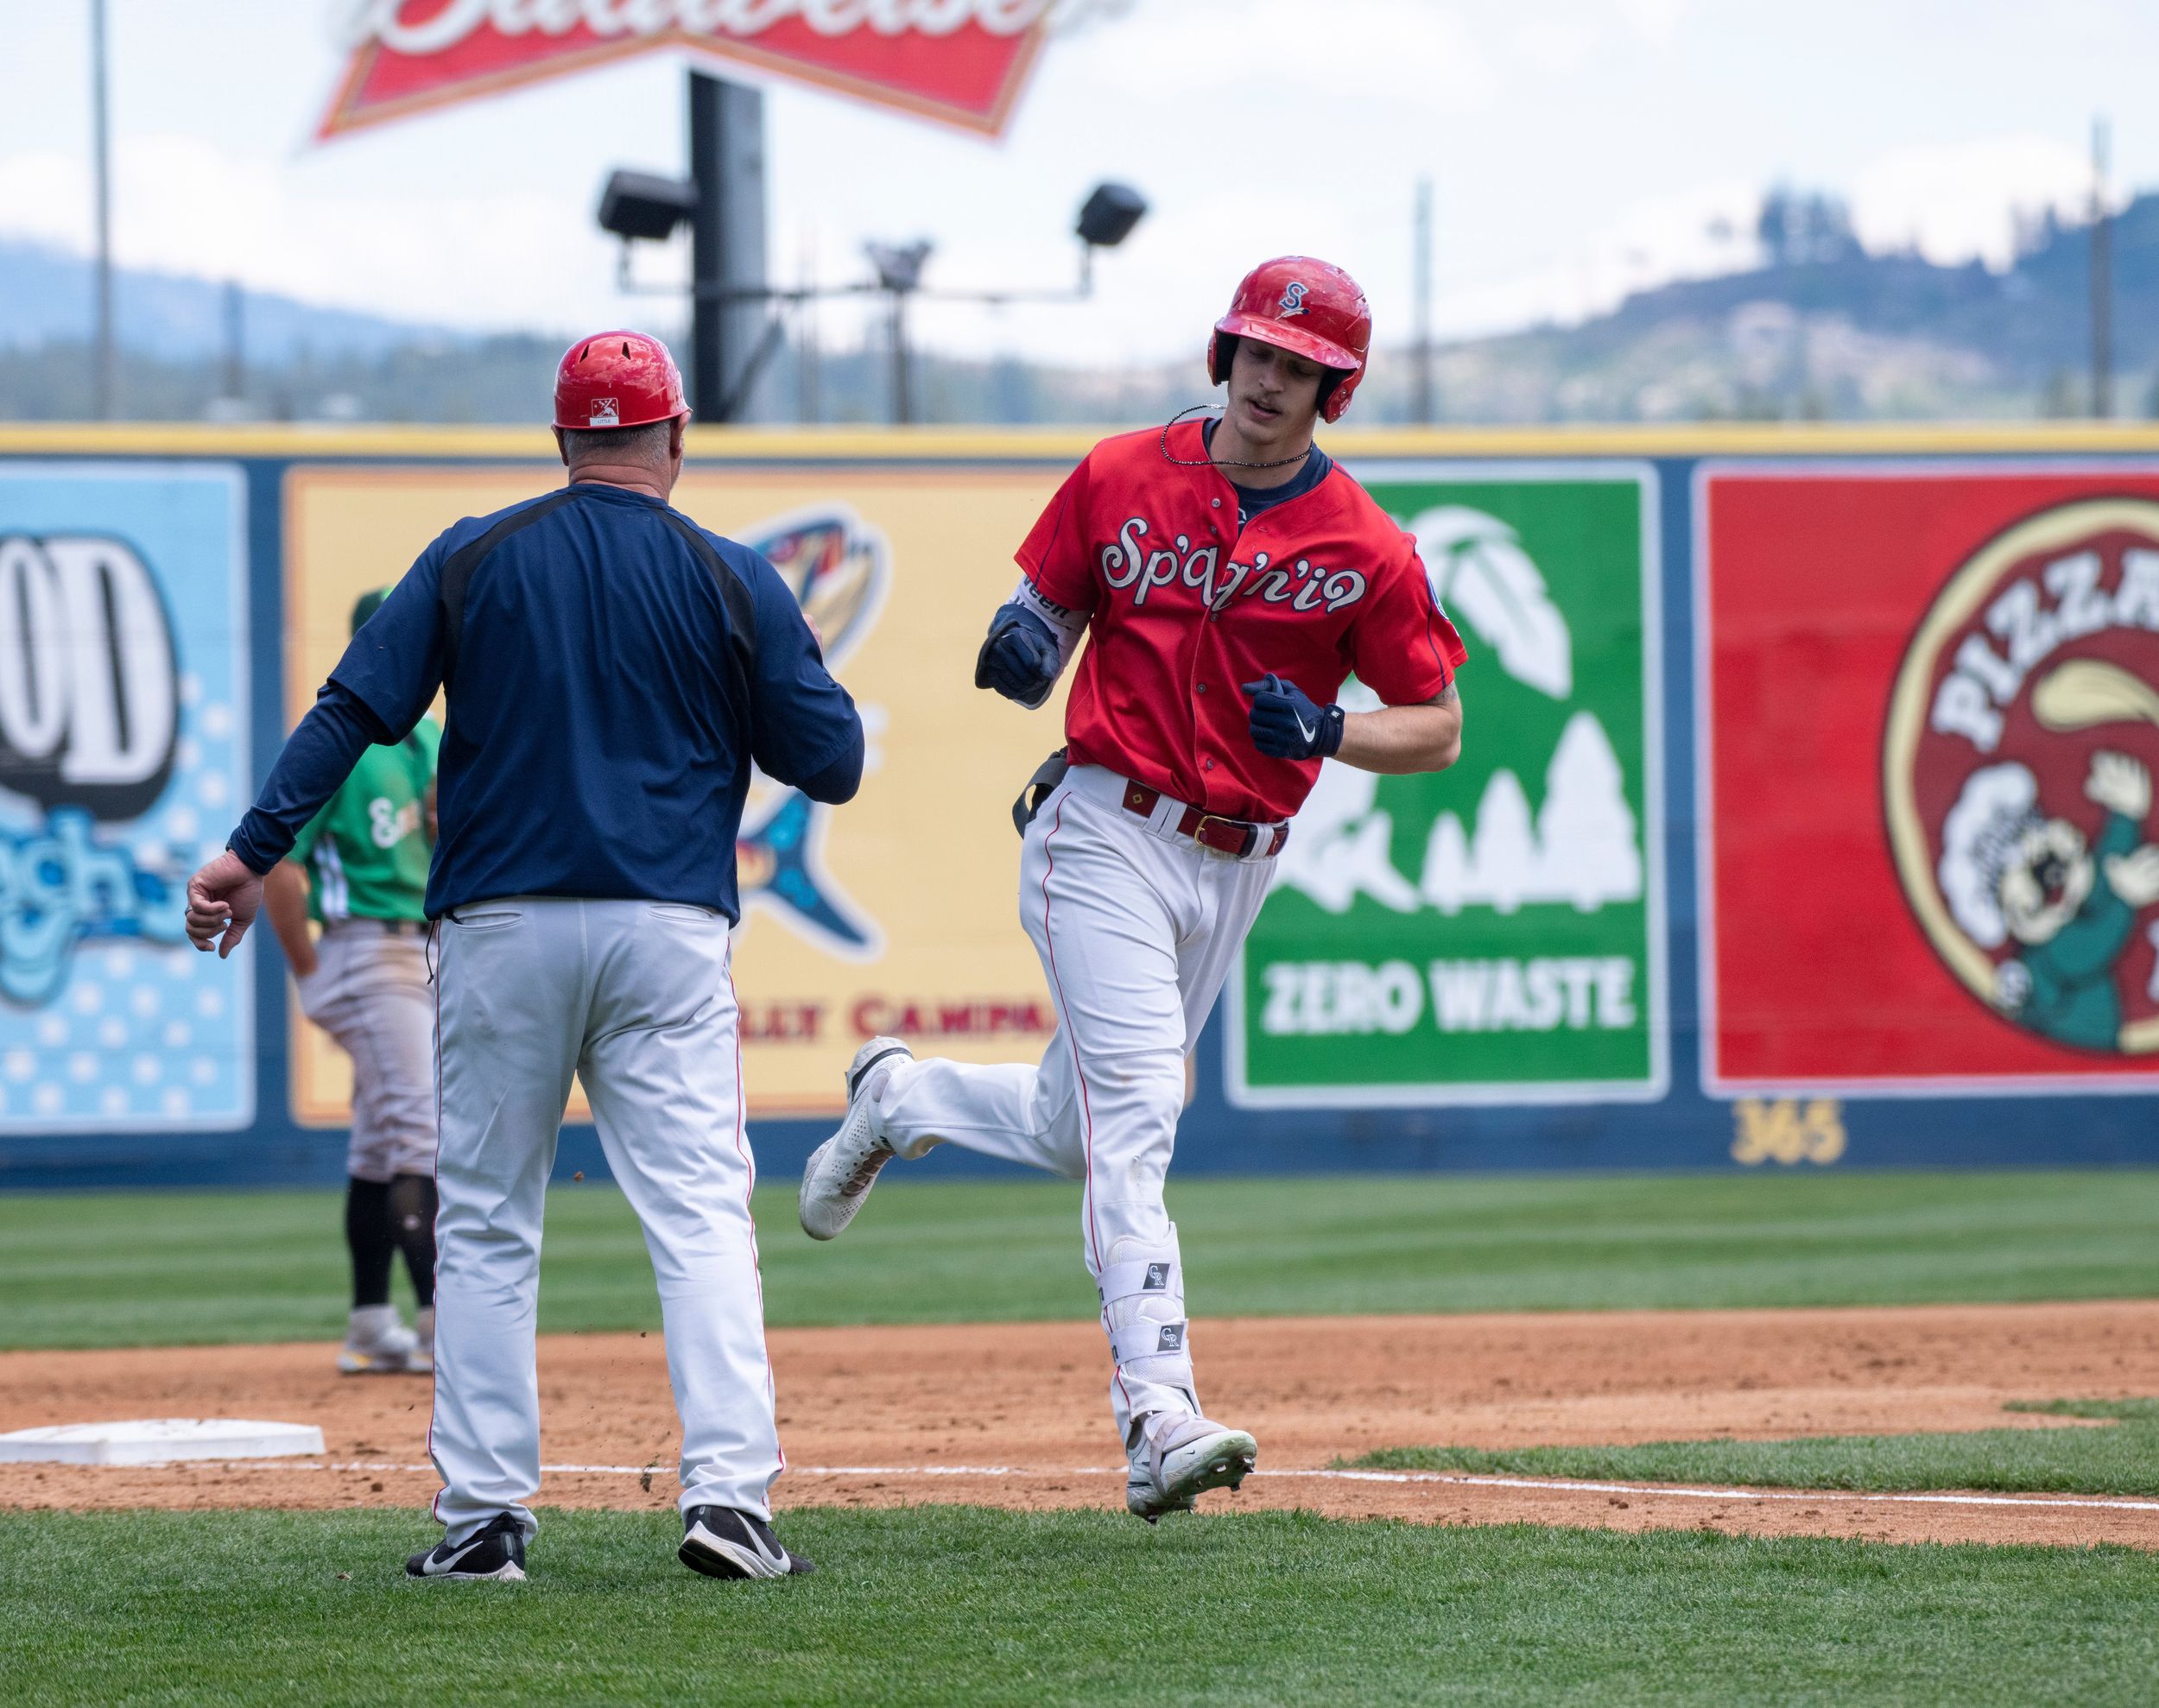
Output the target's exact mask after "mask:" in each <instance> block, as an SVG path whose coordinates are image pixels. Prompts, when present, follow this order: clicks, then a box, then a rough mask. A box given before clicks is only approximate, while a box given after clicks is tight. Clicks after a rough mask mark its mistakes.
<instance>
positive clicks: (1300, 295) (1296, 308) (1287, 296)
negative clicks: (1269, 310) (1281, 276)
mask: <svg viewBox="0 0 2159 1708" xmlns="http://www.w3.org/2000/svg"><path fill="white" fill-rule="evenodd" d="M1275 306H1276V307H1277V308H1279V309H1281V310H1282V319H1285V320H1287V319H1288V318H1289V317H1290V316H1291V315H1292V314H1301V313H1304V286H1303V285H1302V284H1301V282H1298V281H1297V280H1295V279H1292V280H1291V281H1290V282H1289V283H1288V286H1287V287H1286V288H1284V289H1283V291H1282V300H1281V301H1280V302H1278V303H1276V305H1275Z"/></svg>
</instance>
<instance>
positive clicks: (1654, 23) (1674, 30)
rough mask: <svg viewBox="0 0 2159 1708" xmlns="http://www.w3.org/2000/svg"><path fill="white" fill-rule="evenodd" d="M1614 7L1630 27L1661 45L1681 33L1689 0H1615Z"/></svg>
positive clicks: (1621, 19)
mask: <svg viewBox="0 0 2159 1708" xmlns="http://www.w3.org/2000/svg"><path fill="white" fill-rule="evenodd" d="M1613 9H1615V10H1616V11H1617V12H1618V14H1619V17H1620V21H1621V22H1624V24H1625V25H1626V26H1627V28H1630V29H1631V30H1633V31H1634V32H1635V33H1636V34H1637V35H1641V36H1643V37H1646V38H1647V39H1648V40H1649V41H1654V42H1657V43H1659V44H1660V45H1661V44H1662V43H1664V42H1667V41H1670V40H1671V39H1672V38H1673V37H1674V36H1675V35H1678V34H1679V21H1680V16H1681V13H1683V12H1685V11H1686V9H1687V0H1614V7H1613Z"/></svg>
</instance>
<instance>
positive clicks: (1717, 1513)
mask: <svg viewBox="0 0 2159 1708" xmlns="http://www.w3.org/2000/svg"><path fill="white" fill-rule="evenodd" d="M1194 1341H1195V1344H1196V1348H1197V1350H1198V1352H1199V1355H1200V1372H1201V1375H1202V1377H1203V1379H1204V1381H1205V1382H1206V1400H1207V1402H1208V1406H1209V1408H1210V1410H1211V1412H1212V1414H1215V1415H1217V1416H1221V1417H1225V1418H1227V1419H1230V1420H1233V1421H1235V1422H1236V1423H1238V1425H1239V1426H1243V1427H1246V1428H1250V1430H1251V1431H1252V1432H1253V1433H1255V1434H1256V1435H1257V1437H1258V1438H1259V1442H1260V1465H1261V1473H1260V1475H1258V1476H1257V1477H1254V1478H1252V1479H1251V1480H1250V1481H1249V1482H1248V1483H1246V1484H1245V1487H1244V1491H1243V1493H1242V1494H1241V1495H1240V1496H1237V1497H1236V1498H1235V1502H1234V1504H1235V1505H1236V1506H1237V1507H1238V1508H1242V1509H1250V1508H1255V1507H1296V1508H1302V1509H1307V1510H1313V1511H1318V1512H1323V1513H1327V1514H1330V1515H1336V1516H1342V1517H1390V1518H1404V1519H1414V1520H1420V1521H1433V1522H1442V1523H1506V1522H1514V1521H1529V1522H1535V1523H1550V1524H1573V1525H1598V1526H1606V1527H1611V1528H1623V1529H1643V1528H1656V1527H1686V1528H1694V1527H1700V1526H1705V1525H1706V1526H1710V1527H1713V1528H1717V1529H1720V1530H1728V1531H1734V1532H1744V1533H1747V1534H1779V1535H1782V1534H1826V1535H1840V1536H1865V1537H1869V1538H1874V1539H1880V1540H1899V1541H1916V1540H1944V1541H1948V1540H1971V1541H2026V1542H2049V1543H2061V1544H2080V1543H2088V1542H2096V1541H2112V1542H2123V1543H2127V1544H2130V1545H2132V1546H2135V1547H2146V1548H2159V1502H2151V1501H2129V1500H2111V1499H2101V1498H2099V1497H2077V1498H2070V1497H2052V1496H2021V1497H2004V1496H1979V1495H1974V1496H1963V1497H1959V1498H1953V1499H1946V1500H1945V1499H1934V1498H1925V1499H1914V1498H1910V1497H1896V1496H1886V1497H1862V1496H1849V1495H1833V1494H1820V1495H1815V1494H1803V1493H1795V1492H1794V1491H1790V1490H1779V1491H1775V1492H1770V1491H1759V1492H1750V1491H1744V1490H1714V1489H1705V1490H1661V1489H1656V1488H1653V1487H1648V1486H1641V1485H1631V1484H1626V1485H1623V1484H1617V1483H1615V1484H1609V1485H1607V1484H1601V1483H1597V1484H1592V1483H1565V1482H1560V1481H1556V1480H1551V1481H1548V1480H1541V1479H1523V1478H1508V1477H1452V1476H1449V1477H1439V1476H1423V1477H1373V1476H1370V1475H1355V1476H1345V1475H1343V1474H1340V1473H1339V1472H1330V1471H1329V1470H1328V1467H1329V1466H1330V1465H1331V1464H1332V1463H1333V1461H1334V1460H1335V1459H1336V1458H1338V1457H1352V1456H1354V1455H1356V1454H1358V1453H1362V1452H1368V1451H1370V1450H1371V1449H1373V1448H1378V1447H1390V1446H1403V1445H1418V1444H1432V1443H1458V1444H1461V1445H1472V1446H1485V1447H1505V1446H1519V1445H1535V1444H1554V1445H1569V1444H1575V1445H1601V1444H1618V1443H1626V1442H1636V1441H1649V1440H1664V1439H1690V1438H1700V1437H1710V1436H1733V1437H1740V1438H1757V1439H1761V1438H1774V1437H1779V1436H1788V1435H1826V1434H1852V1433H1887V1434H1894V1433H1918V1432H1925V1431H1944V1430H1966V1429H1986V1428H2002V1427H2011V1428H2015V1427H2027V1428H2064V1427H2066V1428H2084V1427H2092V1425H2087V1424H2082V1423H2078V1422H2074V1421H2072V1420H2062V1419H2056V1418H2048V1417H2041V1416H2034V1415H2030V1414H2017V1413H2005V1412H2004V1411H2003V1410H2002V1407H2003V1405H2004V1402H2005V1401H2010V1400H2047V1399H2055V1398H2062V1397H2076V1398H2093V1397H2112V1396H2119V1395H2138V1394H2145V1395H2149V1394H2153V1393H2159V1301H2153V1302H2144V1301H2125V1302H2105V1303H2098V1304H2082V1305H2029V1306H1928V1307H1923V1308H1918V1309H1880V1310H1874V1309H1863V1310H1809V1311H1703V1312H1618V1313H1557V1314H1550V1315H1536V1316H1529V1315H1510V1316H1463V1317H1364V1318H1322V1319H1235V1320H1225V1321H1211V1322H1202V1323H1200V1324H1198V1325H1195V1329H1194ZM771 1344H772V1354H773V1362H774V1364H775V1367H776V1373H777V1378H778V1384H779V1395H780V1417H781V1434H782V1440H783V1441H784V1442H785V1444H786V1446H787V1450H788V1461H789V1470H788V1474H787V1475H786V1476H785V1477H782V1480H781V1482H780V1484H779V1486H778V1488H777V1490H776V1498H777V1499H778V1500H779V1501H780V1502H781V1503H782V1505H805V1504H810V1503H819V1504H839V1505H859V1506H883V1505H898V1504H902V1503H911V1502H975V1503H981V1504H987V1505H996V1506H1005V1507H1020V1508H1036V1507H1053V1506H1056V1507H1068V1506H1102V1507H1118V1506H1121V1504H1122V1502H1123V1483H1122V1470H1121V1455H1120V1454H1119V1453H1118V1452H1117V1444H1116V1443H1115V1441H1114V1440H1113V1439H1111V1434H1110V1430H1109V1426H1108V1422H1107V1416H1108V1414H1107V1408H1106V1405H1105V1400H1104V1393H1105V1385H1106V1383H1107V1380H1108V1360H1107V1355H1106V1353H1105V1350H1104V1347H1103V1344H1102V1340H1101V1336H1100V1333H1099V1331H1098V1330H1097V1329H1096V1327H1095V1326H1094V1325H1093V1324H1092V1323H1049V1324H1020V1325H1014V1324H998V1325H940V1326H934V1327H919V1328H856V1329H792V1330H778V1331H775V1332H774V1333H773V1335H772V1337H771ZM334 1351H335V1349H334V1348H333V1347H331V1346H327V1345H320V1344H284V1345H271V1346H225V1347H198V1348H156V1349H149V1350H139V1351H98V1352H10V1353H5V1354H0V1430H8V1429H18V1428H23V1427H27V1426H32V1425H35V1424H46V1423H62V1422H66V1423H73V1422H85V1421H91V1420H98V1419H106V1418H134V1417H151V1416H191V1415H192V1416H228V1417H258V1418H272V1419H279V1420H286V1421H290V1422H303V1423H313V1424H318V1425H320V1426H321V1428H322V1431H323V1434H324V1439H325V1441H326V1445H327V1446H328V1454H327V1457H326V1458H325V1459H323V1460H320V1461H288V1462H266V1463H260V1464H214V1465H212V1464H199V1465H173V1466H165V1467H145V1468H141V1469H111V1470H106V1469H71V1468H66V1467H60V1466H53V1465H46V1466H27V1465H14V1466H5V1465H0V1505H12V1506H40V1507H52V1506H60V1507H72V1508H84V1507H130V1506H155V1507H172V1508H201V1507H230V1506H265V1507H293V1508H301V1507H333V1506H349V1505H392V1506H410V1507H414V1508H418V1507H419V1506H421V1504H422V1503H423V1502H425V1500H426V1499H427V1496H428V1495H429V1494H431V1493H432V1492H433V1490H434V1486H435V1481H434V1475H433V1473H432V1471H428V1470H427V1446H426V1436H427V1410H428V1384H427V1382H426V1380H425V1379H424V1378H415V1377H340V1376H338V1375H336V1374H335V1372H334V1370H333V1368H332V1358H333V1357H334ZM540 1389H541V1405H542V1408H543V1411H544V1418H545V1422H544V1434H543V1436H542V1440H541V1457H542V1459H543V1461H544V1462H545V1463H546V1464H547V1465H548V1467H549V1469H548V1471H547V1472H546V1473H545V1475H544V1477H543V1483H542V1487H541V1491H540V1499H541V1501H542V1502H548V1503H552V1504H557V1505H571V1506H615V1507H630V1508H643V1507H665V1506H668V1505H671V1504H672V1503H673V1501H674V1492H675V1482H674V1456H675V1451H676V1443H677V1439H678V1434H677V1428H676V1424H675V1419H674V1410H673V1405H672V1401H670V1399H669V1397H668V1388H667V1367H666V1362H665V1358H664V1356H663V1354H662V1347H661V1343H660V1338H659V1336H658V1334H657V1333H656V1332H655V1333H653V1334H652V1335H650V1336H649V1337H647V1336H643V1335H638V1334H606V1335H564V1336H554V1337H549V1338H545V1339H543V1340H542V1341H541V1348H540ZM648 1473H649V1475H648ZM1218 1503H1219V1505H1222V1506H1225V1507H1226V1506H1229V1505H1230V1504H1231V1502H1230V1501H1229V1500H1228V1499H1227V1498H1225V1497H1219V1496H1216V1497H1210V1499H1209V1502H1208V1504H1209V1505H1210V1506H1213V1505H1216V1504H1218Z"/></svg>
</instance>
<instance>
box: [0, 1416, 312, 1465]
mask: <svg viewBox="0 0 2159 1708" xmlns="http://www.w3.org/2000/svg"><path fill="white" fill-rule="evenodd" d="M322 1451H323V1445H322V1432H321V1431H320V1429H318V1428H316V1427H315V1426H314V1425H313V1424H311V1423H260V1422H257V1421H256V1420H253V1419H251V1418H241V1417H147V1418H134V1419H130V1420H128V1421H125V1422H121V1423H54V1424H47V1425H45V1426H42V1427H41V1428H37V1429H18V1430H16V1431H14V1432H13V1433H9V1434H6V1435H0V1464H171V1463H172V1462H173V1461H174V1460H175V1459H275V1458H288V1457H292V1458H296V1457H300V1456H302V1455H307V1454H317V1453H320V1452H322Z"/></svg>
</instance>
